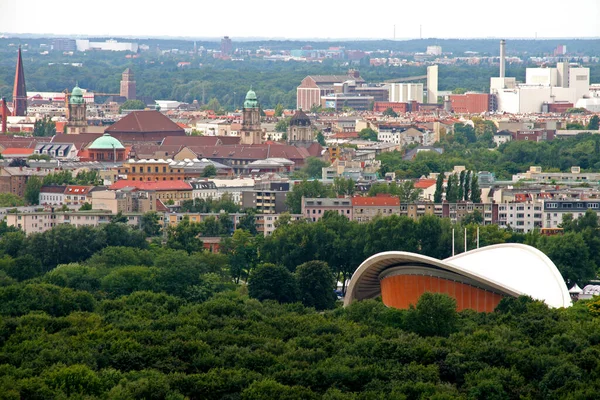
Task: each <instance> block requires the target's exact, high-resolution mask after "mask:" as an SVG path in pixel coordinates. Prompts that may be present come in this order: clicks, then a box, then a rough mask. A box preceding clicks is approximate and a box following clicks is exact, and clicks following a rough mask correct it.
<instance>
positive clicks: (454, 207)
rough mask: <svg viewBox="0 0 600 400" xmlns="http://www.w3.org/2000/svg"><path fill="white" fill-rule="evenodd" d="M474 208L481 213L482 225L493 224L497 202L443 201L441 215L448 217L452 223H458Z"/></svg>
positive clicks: (495, 219)
mask: <svg viewBox="0 0 600 400" xmlns="http://www.w3.org/2000/svg"><path fill="white" fill-rule="evenodd" d="M476 210H477V211H479V212H480V213H481V216H482V217H483V224H484V225H491V224H495V223H496V221H497V220H498V204H496V203H470V202H460V203H443V213H442V216H443V217H445V218H450V220H451V221H452V222H453V223H459V222H460V221H462V219H463V218H464V217H466V216H467V215H469V214H472V213H473V212H475V211H476Z"/></svg>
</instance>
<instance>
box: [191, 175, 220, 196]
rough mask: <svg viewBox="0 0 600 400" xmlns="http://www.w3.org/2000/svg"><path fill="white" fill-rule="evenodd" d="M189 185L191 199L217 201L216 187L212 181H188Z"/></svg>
mask: <svg viewBox="0 0 600 400" xmlns="http://www.w3.org/2000/svg"><path fill="white" fill-rule="evenodd" d="M189 183H190V185H191V186H192V198H194V199H204V200H208V199H217V198H218V197H219V196H218V195H217V193H218V189H217V185H215V183H214V182H213V181H209V180H203V181H190V182H189Z"/></svg>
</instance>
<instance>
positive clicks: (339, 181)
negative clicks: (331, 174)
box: [332, 177, 356, 196]
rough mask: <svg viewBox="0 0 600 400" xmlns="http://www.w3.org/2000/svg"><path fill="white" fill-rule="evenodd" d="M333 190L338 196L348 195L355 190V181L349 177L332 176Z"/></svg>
mask: <svg viewBox="0 0 600 400" xmlns="http://www.w3.org/2000/svg"><path fill="white" fill-rule="evenodd" d="M332 187H333V191H334V192H335V194H337V195H340V196H350V195H353V194H354V192H355V191H356V183H355V182H354V180H353V179H351V178H347V179H346V178H342V177H335V178H333V185H332Z"/></svg>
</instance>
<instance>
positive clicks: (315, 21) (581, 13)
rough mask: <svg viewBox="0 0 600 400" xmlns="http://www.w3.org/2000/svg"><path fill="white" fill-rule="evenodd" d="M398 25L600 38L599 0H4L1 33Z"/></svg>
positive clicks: (285, 32) (286, 33) (301, 33)
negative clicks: (371, 0) (383, 0)
mask: <svg viewBox="0 0 600 400" xmlns="http://www.w3.org/2000/svg"><path fill="white" fill-rule="evenodd" d="M354 4H355V5H356V6H353V5H354ZM492 4H495V6H492ZM394 25H395V33H396V38H397V39H410V38H418V37H419V27H420V26H422V35H423V38H433V37H435V38H487V37H494V38H500V37H502V38H533V37H534V36H535V35H536V33H537V37H538V38H578V37H581V38H584V37H585V38H589V37H597V38H600V0H575V1H570V2H568V1H564V0H561V1H557V0H543V1H541V0H499V1H495V2H491V1H484V0H453V1H448V0H442V1H439V0H429V1H427V0H421V1H416V2H413V1H411V2H409V1H400V0H395V1H385V2H376V1H373V2H369V1H358V0H355V1H348V0H346V1H327V0H318V1H317V0H302V1H289V0H288V1H285V0H284V1H281V0H255V1H251V0H243V1H241V0H229V1H215V0H193V1H190V0H174V1H164V0H163V1H158V0H145V1H138V0H103V1H89V0H53V1H49V0H0V33H2V32H3V33H36V34H44V33H48V34H55V35H74V34H80V35H96V36H112V37H116V36H135V37H148V36H185V37H197V38H207V37H213V38H219V37H222V36H224V35H229V36H230V37H232V39H236V38H238V39H241V38H249V37H264V38H290V39H297V38H318V39H336V38H366V39H392V38H393V37H394Z"/></svg>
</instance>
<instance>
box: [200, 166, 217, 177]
mask: <svg viewBox="0 0 600 400" xmlns="http://www.w3.org/2000/svg"><path fill="white" fill-rule="evenodd" d="M216 175H217V168H216V167H215V166H214V165H213V164H210V165H207V166H206V167H204V170H203V171H202V176H203V177H205V178H210V177H213V176H216Z"/></svg>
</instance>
